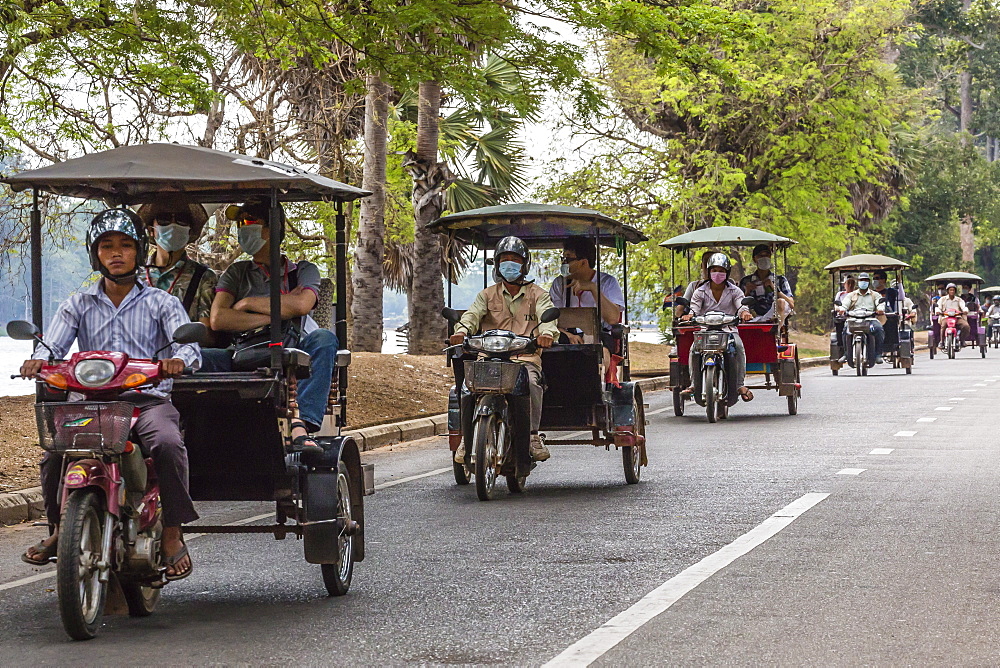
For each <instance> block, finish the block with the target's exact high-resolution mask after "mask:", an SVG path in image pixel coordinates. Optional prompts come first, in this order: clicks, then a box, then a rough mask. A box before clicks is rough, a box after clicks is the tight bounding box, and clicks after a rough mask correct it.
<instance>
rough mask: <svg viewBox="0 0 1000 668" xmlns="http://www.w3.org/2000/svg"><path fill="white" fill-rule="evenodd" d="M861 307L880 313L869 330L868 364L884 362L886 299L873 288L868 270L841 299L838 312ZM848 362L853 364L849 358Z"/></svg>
mask: <svg viewBox="0 0 1000 668" xmlns="http://www.w3.org/2000/svg"><path fill="white" fill-rule="evenodd" d="M859 308H860V309H868V310H869V311H875V312H876V313H877V314H879V316H877V317H876V319H875V320H873V321H872V323H871V325H870V326H869V330H868V366H869V367H872V366H875V365H876V364H882V362H883V361H884V360H883V359H882V344H883V343H885V330H884V329H883V328H882V323H883V322H885V299H884V298H883V297H882V296H881V295H880V294H879V293H877V292H875V290H874V289H872V277H871V275H870V274H869V273H868V272H866V271H863V272H861V273H860V274H858V289H857V290H855V291H854V292H849V293H847V294H846V295H845V296H844V297H843V299H841V300H840V306H839V307H837V312H838V313H842V314H843V313H847V312H849V311H853V310H854V309H859ZM847 363H848V364H853V362H852V361H851V360H850V359H849V358H848V360H847Z"/></svg>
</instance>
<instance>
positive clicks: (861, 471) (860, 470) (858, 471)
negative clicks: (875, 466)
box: [837, 469, 868, 475]
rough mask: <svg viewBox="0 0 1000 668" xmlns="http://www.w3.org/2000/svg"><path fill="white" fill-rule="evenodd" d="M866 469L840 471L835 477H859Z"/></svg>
mask: <svg viewBox="0 0 1000 668" xmlns="http://www.w3.org/2000/svg"><path fill="white" fill-rule="evenodd" d="M867 470H868V469H840V470H839V471H837V475H861V474H862V473H864V472H865V471H867Z"/></svg>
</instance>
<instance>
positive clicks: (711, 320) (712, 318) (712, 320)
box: [705, 313, 726, 327]
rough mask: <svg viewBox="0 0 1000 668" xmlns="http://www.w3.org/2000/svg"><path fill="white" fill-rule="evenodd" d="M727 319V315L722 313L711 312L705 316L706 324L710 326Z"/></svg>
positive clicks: (719, 323)
mask: <svg viewBox="0 0 1000 668" xmlns="http://www.w3.org/2000/svg"><path fill="white" fill-rule="evenodd" d="M725 321H726V316H724V315H723V314H721V313H709V314H708V315H706V316H705V324H706V325H709V326H713V327H714V326H716V325H721V324H722V323H724V322H725Z"/></svg>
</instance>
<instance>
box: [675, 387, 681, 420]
mask: <svg viewBox="0 0 1000 668" xmlns="http://www.w3.org/2000/svg"><path fill="white" fill-rule="evenodd" d="M683 391H684V390H683V389H681V388H679V387H675V388H674V390H673V395H674V415H676V416H677V417H680V416H682V415H684V395H683V394H681V392H683Z"/></svg>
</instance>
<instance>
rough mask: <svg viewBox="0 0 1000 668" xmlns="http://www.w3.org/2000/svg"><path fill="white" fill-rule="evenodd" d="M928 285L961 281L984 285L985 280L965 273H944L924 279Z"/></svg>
mask: <svg viewBox="0 0 1000 668" xmlns="http://www.w3.org/2000/svg"><path fill="white" fill-rule="evenodd" d="M924 280H925V281H927V282H928V283H933V282H936V281H961V282H965V283H969V282H973V283H985V282H986V281H985V279H984V278H983V277H982V276H977V275H976V274H970V273H969V272H967V271H946V272H944V273H941V274H934V275H933V276H928V277H927V278H925V279H924Z"/></svg>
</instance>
